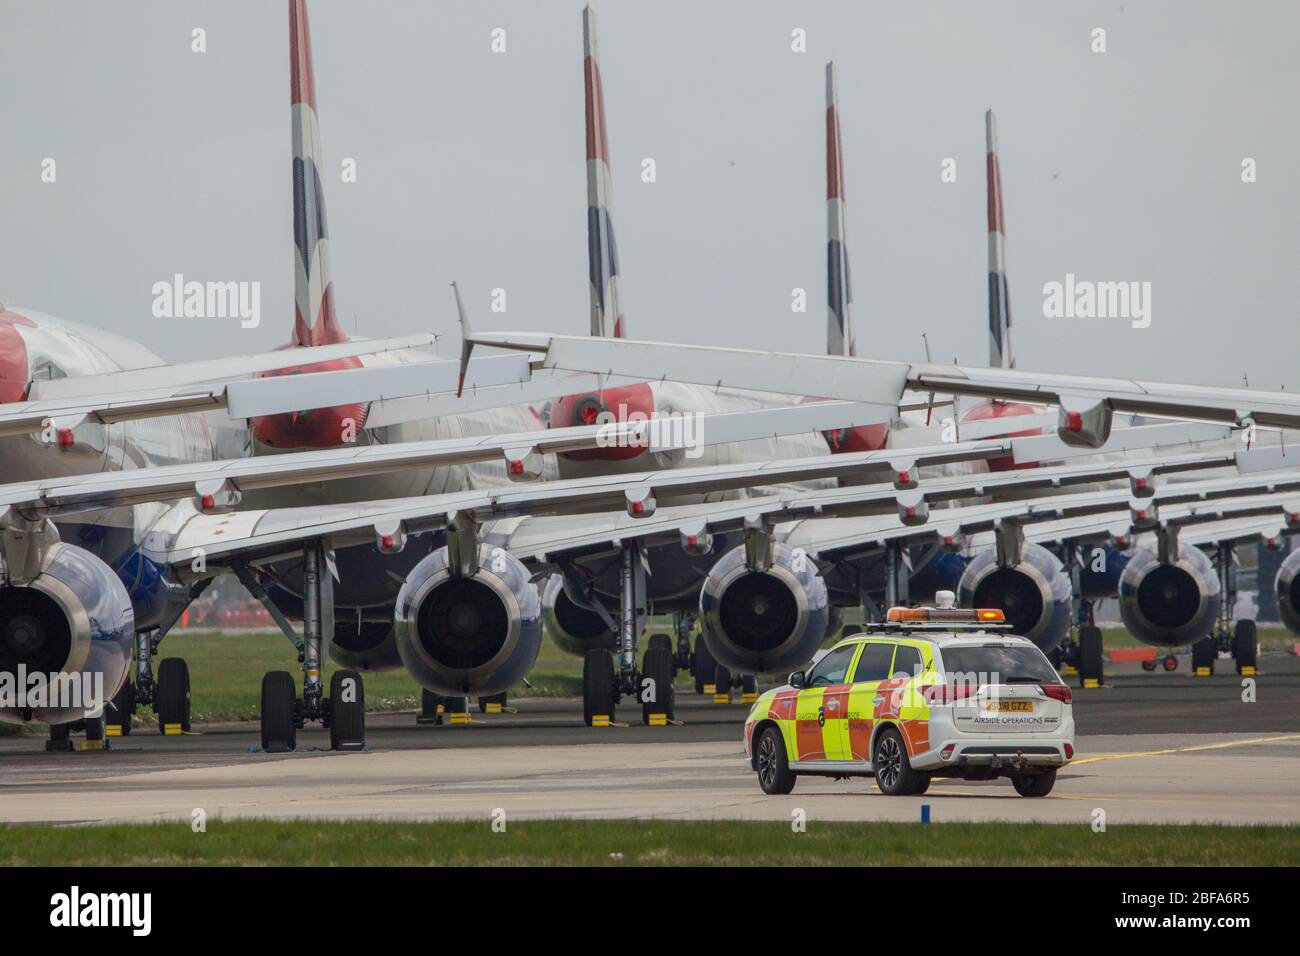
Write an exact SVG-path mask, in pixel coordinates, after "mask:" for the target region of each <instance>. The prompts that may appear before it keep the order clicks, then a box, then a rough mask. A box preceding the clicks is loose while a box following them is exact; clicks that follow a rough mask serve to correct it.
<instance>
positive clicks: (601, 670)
mask: <svg viewBox="0 0 1300 956" xmlns="http://www.w3.org/2000/svg"><path fill="white" fill-rule="evenodd" d="M614 703H615V700H614V658H613V657H612V656H611V655H610V653H609V651H607V650H603V649H601V648H593V649H592V650H589V651H587V656H586V657H585V658H583V661H582V722H583V723H585V724H586V725H587V726H588V727H608V726H609V725H610V724H612V723H613V722H614Z"/></svg>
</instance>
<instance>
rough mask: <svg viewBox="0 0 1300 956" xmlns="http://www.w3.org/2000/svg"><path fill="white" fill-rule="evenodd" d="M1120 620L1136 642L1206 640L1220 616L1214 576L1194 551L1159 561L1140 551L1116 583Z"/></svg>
mask: <svg viewBox="0 0 1300 956" xmlns="http://www.w3.org/2000/svg"><path fill="white" fill-rule="evenodd" d="M1119 611H1120V618H1121V619H1122V620H1123V621H1124V626H1125V627H1127V628H1128V630H1129V633H1130V634H1132V635H1133V636H1134V637H1136V638H1137V639H1138V640H1140V641H1143V642H1144V643H1147V644H1155V645H1157V646H1170V645H1175V644H1190V643H1192V642H1193V641H1198V640H1200V639H1201V638H1203V637H1205V636H1206V635H1208V634H1209V633H1210V631H1211V629H1212V628H1213V626H1214V621H1215V619H1216V618H1217V617H1218V614H1219V576H1218V575H1217V574H1215V573H1214V565H1213V564H1211V563H1210V559H1209V558H1207V557H1206V556H1205V555H1204V554H1203V553H1202V552H1201V551H1200V549H1198V548H1191V547H1182V548H1179V549H1178V560H1177V561H1174V562H1162V561H1161V560H1160V558H1159V557H1158V556H1157V554H1156V552H1155V551H1153V550H1151V549H1150V548H1143V549H1142V550H1140V551H1138V552H1137V553H1136V554H1134V555H1133V557H1132V558H1130V559H1129V562H1128V564H1127V565H1126V566H1125V568H1124V573H1123V574H1121V575H1120V578H1119Z"/></svg>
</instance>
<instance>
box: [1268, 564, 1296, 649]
mask: <svg viewBox="0 0 1300 956" xmlns="http://www.w3.org/2000/svg"><path fill="white" fill-rule="evenodd" d="M1273 588H1274V590H1276V592H1277V610H1278V615H1279V616H1280V617H1281V618H1282V623H1283V624H1285V625H1286V626H1287V629H1288V630H1289V631H1291V633H1292V634H1300V551H1292V552H1291V553H1290V554H1288V555H1287V556H1286V558H1285V559H1284V560H1283V561H1282V566H1281V567H1280V568H1278V569H1277V577H1276V578H1274V579H1273Z"/></svg>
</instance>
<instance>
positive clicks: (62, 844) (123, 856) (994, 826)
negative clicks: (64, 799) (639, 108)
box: [0, 819, 1300, 867]
mask: <svg viewBox="0 0 1300 956" xmlns="http://www.w3.org/2000/svg"><path fill="white" fill-rule="evenodd" d="M1297 863H1300V827H1295V826H1241V827H1234V826H1156V825H1150V826H1139V825H1132V826H1114V827H1111V828H1110V829H1109V830H1107V831H1106V832H1105V833H1094V832H1093V831H1092V830H1091V828H1089V827H1087V826H1080V825H1077V824H1068V825H1067V824H1050V823H982V824H975V823H943V824H929V825H924V824H919V823H818V822H816V821H814V822H812V823H810V824H809V825H808V829H807V832H805V833H792V832H791V829H790V825H789V824H787V823H763V822H753V821H731V820H722V821H646V820H599V821H597V820H577V821H574V820H528V821H518V822H515V821H510V822H508V823H507V829H506V831H505V832H504V833H494V832H493V831H492V829H491V826H490V824H489V821H488V820H486V819H485V820H482V821H441V822H433V823H405V822H380V821H363V820H362V821H324V822H321V821H316V822H312V821H257V820H231V821H209V823H208V827H207V832H205V833H193V832H191V829H190V826H189V824H188V822H186V823H153V824H116V825H108V826H91V827H48V826H32V827H26V826H19V827H9V828H7V829H3V828H0V865H7V866H37V865H54V866H155V865H168V866H171V865H178V866H216V865H263V866H267V865H303V866H373V865H387V866H474V865H492V866H503V865H504V866H509V865H575V866H610V865H630V866H667V865H672V866H695V865H744V866H755V865H757V866H782V865H784V866H790V865H796V866H797V865H845V866H869V865H882V866H883V865H891V866H912V865H925V866H972V867H977V866H990V865H994V866H1012V865H1042V866H1061V865H1067V866H1208V865H1214V866H1242V865H1249V866H1253V867H1259V866H1295V865H1296V864H1297Z"/></svg>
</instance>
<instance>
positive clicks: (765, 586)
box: [700, 542, 830, 674]
mask: <svg viewBox="0 0 1300 956" xmlns="http://www.w3.org/2000/svg"><path fill="white" fill-rule="evenodd" d="M700 619H701V621H702V622H703V633H704V638H705V640H707V641H708V644H709V650H710V651H711V652H712V653H713V656H714V658H715V659H716V660H717V661H718V662H719V663H721V664H722V665H723V666H725V667H727V668H728V669H730V670H732V671H734V672H738V673H742V674H765V673H781V672H783V671H790V670H793V669H795V668H799V667H803V666H804V665H805V664H807V663H808V661H810V660H812V656H813V654H814V653H815V652H816V650H817V648H818V647H820V646H821V643H822V641H823V640H824V639H825V638H826V628H827V625H828V623H829V621H830V615H829V602H828V600H827V595H826V582H825V581H823V580H822V577H821V573H820V572H819V571H818V569H817V565H816V564H815V563H814V562H813V561H812V560H811V559H810V558H808V557H807V556H805V555H804V553H803V551H802V550H800V549H797V548H791V547H789V546H788V545H785V544H781V543H779V542H773V543H772V564H771V567H769V568H768V569H767V570H765V571H751V570H750V569H749V568H747V567H746V566H745V548H744V546H743V545H742V546H741V547H738V548H733V549H732V550H730V551H728V552H727V553H726V554H724V555H723V556H722V558H721V560H719V561H718V562H717V564H715V565H714V566H713V569H712V570H711V571H710V572H709V575H708V577H706V578H705V579H704V587H703V589H702V590H701V591H700Z"/></svg>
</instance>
